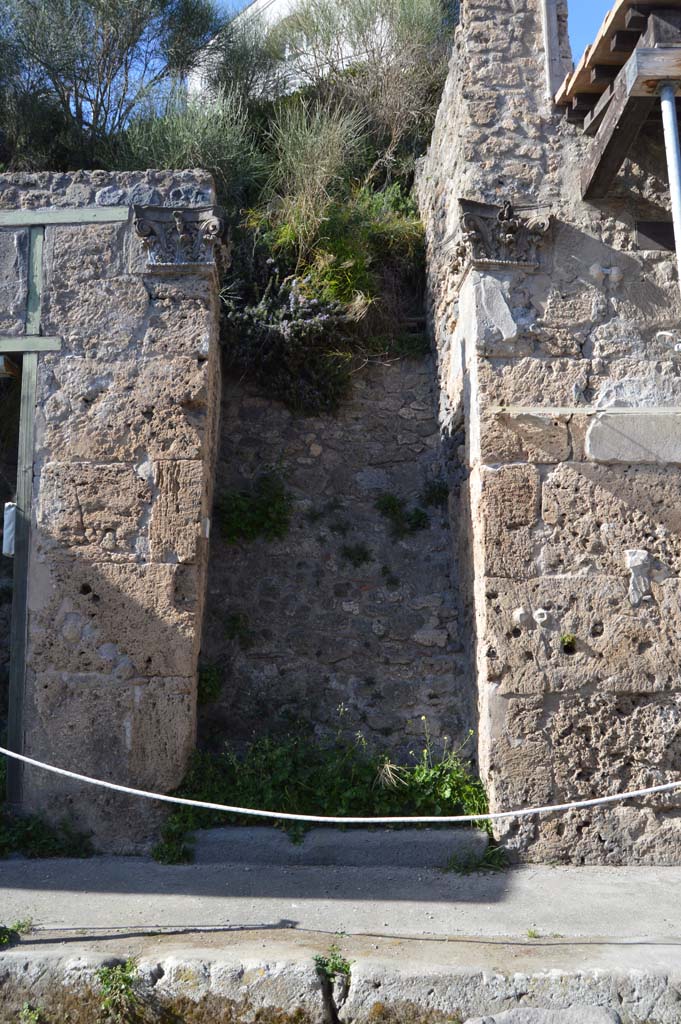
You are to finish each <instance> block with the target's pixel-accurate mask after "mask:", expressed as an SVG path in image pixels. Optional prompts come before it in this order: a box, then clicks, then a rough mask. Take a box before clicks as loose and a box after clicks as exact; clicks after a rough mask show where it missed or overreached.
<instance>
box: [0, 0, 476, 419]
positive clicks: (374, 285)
mask: <svg viewBox="0 0 681 1024" xmlns="http://www.w3.org/2000/svg"><path fill="white" fill-rule="evenodd" d="M220 11H221V6H220V5H218V4H217V2H216V0H139V2H136V3H134V4H133V3H130V2H129V0H68V2H67V0H44V2H42V3H38V2H37V0H8V2H7V3H6V4H5V5H3V12H2V14H0V168H2V167H3V166H4V167H6V168H8V169H12V170H15V169H21V170H23V169H41V168H50V169H55V170H67V169H73V168H76V167H93V166H101V167H104V168H107V169H112V170H113V169H119V168H121V169H144V168H150V167H153V168H159V169H164V168H167V169H182V168H188V167H204V168H206V169H208V170H209V171H210V172H211V173H212V174H213V175H214V177H215V180H216V183H217V186H218V191H219V195H220V201H221V202H222V203H224V204H225V206H226V207H227V210H228V213H229V216H230V220H231V222H232V234H233V239H234V243H235V244H234V260H233V264H232V268H231V270H230V271H229V273H228V275H227V277H226V279H225V281H224V290H223V343H224V348H225V352H226V357H227V362H228V365H229V366H231V367H232V368H233V370H234V371H235V372H237V373H239V374H241V375H245V376H246V377H248V378H250V379H251V380H253V381H254V382H255V384H256V385H258V386H259V387H260V388H261V389H263V390H264V391H265V392H266V393H267V394H268V395H270V396H272V397H274V398H276V399H279V400H281V401H282V402H284V403H285V404H286V405H287V406H288V407H289V408H291V409H292V410H293V411H295V412H296V413H300V414H306V415H318V414H328V413H333V412H335V411H336V410H337V409H338V407H339V405H340V403H341V402H342V401H343V400H344V399H345V398H346V396H347V394H348V392H349V390H350V386H351V382H352V377H353V373H354V372H355V371H357V370H358V369H359V368H361V367H362V366H363V365H365V364H366V363H367V362H368V361H371V360H372V359H376V358H378V357H381V358H382V357H385V356H386V355H392V356H399V357H409V358H418V357H421V356H423V355H424V354H425V352H427V350H428V341H427V338H426V336H425V333H424V331H423V329H422V316H421V314H422V297H423V296H422V293H423V267H424V245H423V230H422V226H421V223H420V220H419V216H418V212H417V210H416V207H415V204H414V202H413V199H412V197H411V189H412V184H413V177H414V168H415V161H416V159H417V158H418V157H419V156H420V155H421V154H422V153H423V152H424V151H425V148H426V145H427V143H428V140H429V137H430V133H431V128H432V124H433V119H434V116H435V112H436V110H437V106H438V102H439V96H440V92H441V87H442V84H443V82H444V77H445V73H446V65H447V58H448V53H449V44H450V39H451V28H452V24H453V21H454V20H456V14H457V4H456V3H455V0H371V3H367V2H366V0H344V2H343V3H342V4H340V3H337V2H335V0H298V2H297V3H295V4H294V5H293V7H292V9H291V10H290V12H289V14H288V16H287V17H286V18H284V19H283V20H282V21H280V22H279V23H278V24H276V25H274V26H272V25H269V24H268V23H267V21H266V20H265V19H264V18H263V19H259V18H258V17H255V16H251V17H249V18H247V19H239V18H236V19H231V20H230V18H229V17H227V16H225V15H224V14H221V13H220ZM209 40H210V45H206V44H207V43H208V41H209ZM190 78H191V81H192V82H193V83H194V91H192V90H191V89H189V88H188V82H189V80H190ZM197 85H199V88H200V92H198V93H197V92H196V87H197Z"/></svg>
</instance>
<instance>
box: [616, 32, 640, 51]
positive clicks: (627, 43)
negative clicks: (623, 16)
mask: <svg viewBox="0 0 681 1024" xmlns="http://www.w3.org/2000/svg"><path fill="white" fill-rule="evenodd" d="M640 35H641V33H640V32H629V31H628V30H627V29H621V30H620V31H619V32H615V33H613V36H612V39H611V40H610V52H611V53H633V51H634V47H635V46H636V43H637V42H638V40H639V37H640Z"/></svg>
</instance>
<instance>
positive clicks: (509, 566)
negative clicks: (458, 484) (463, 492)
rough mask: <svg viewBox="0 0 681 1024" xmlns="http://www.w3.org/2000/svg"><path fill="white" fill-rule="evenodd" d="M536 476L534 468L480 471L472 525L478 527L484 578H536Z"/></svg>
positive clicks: (537, 486) (538, 489)
mask: <svg viewBox="0 0 681 1024" xmlns="http://www.w3.org/2000/svg"><path fill="white" fill-rule="evenodd" d="M539 504H540V477H539V470H538V469H537V468H536V466H517V465H516V466H502V467H500V468H499V469H489V468H484V469H482V470H481V472H480V486H479V494H478V505H477V508H476V509H475V510H474V516H475V519H476V522H479V523H481V524H482V555H483V564H482V565H481V566H480V567H479V568H480V571H481V572H483V573H484V575H486V576H509V577H511V578H514V579H519V578H523V577H526V576H534V575H536V572H537V569H536V564H535V559H534V551H535V540H534V530H535V527H536V526H537V523H538V520H539Z"/></svg>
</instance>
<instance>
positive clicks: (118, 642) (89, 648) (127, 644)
mask: <svg viewBox="0 0 681 1024" xmlns="http://www.w3.org/2000/svg"><path fill="white" fill-rule="evenodd" d="M181 568H182V567H181V566H174V565H131V564H123V565H118V564H111V563H106V562H98V563H86V562H81V561H75V560H74V561H71V562H68V563H52V564H49V563H43V564H41V563H40V562H39V561H38V560H37V559H35V560H34V561H33V563H32V566H31V572H30V577H29V594H30V596H29V602H30V604H29V614H30V642H29V647H28V664H29V665H30V666H31V668H32V669H33V670H34V671H35V672H39V673H40V672H62V673H66V672H71V673H75V674H78V675H82V674H89V673H101V674H106V675H108V676H109V677H110V678H111V679H112V680H119V681H122V680H129V679H133V678H135V679H145V678H149V677H153V676H169V677H175V676H183V677H187V678H191V677H193V675H194V672H195V665H196V653H197V645H198V638H197V636H196V628H197V621H196V615H195V612H196V600H197V598H196V593H195V587H194V592H192V588H191V587H190V588H189V589H187V584H188V581H187V579H186V576H185V574H181ZM192 571H193V572H194V573H195V570H192Z"/></svg>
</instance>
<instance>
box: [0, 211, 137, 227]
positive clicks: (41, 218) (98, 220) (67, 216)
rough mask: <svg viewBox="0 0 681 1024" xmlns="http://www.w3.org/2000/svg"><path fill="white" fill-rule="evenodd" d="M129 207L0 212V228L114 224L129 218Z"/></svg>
mask: <svg viewBox="0 0 681 1024" xmlns="http://www.w3.org/2000/svg"><path fill="white" fill-rule="evenodd" d="M130 210H131V207H129V206H82V207H80V209H78V208H77V207H73V208H72V207H60V206H51V207H49V208H47V209H38V210H0V228H6V227H9V228H23V227H31V226H42V225H45V226H46V225H50V224H116V223H120V222H122V221H127V220H128V219H129V217H130Z"/></svg>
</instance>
